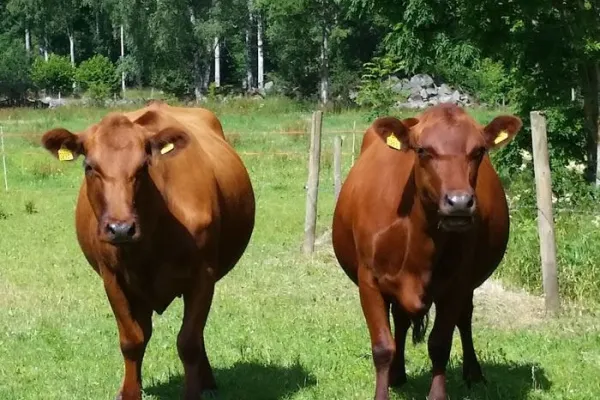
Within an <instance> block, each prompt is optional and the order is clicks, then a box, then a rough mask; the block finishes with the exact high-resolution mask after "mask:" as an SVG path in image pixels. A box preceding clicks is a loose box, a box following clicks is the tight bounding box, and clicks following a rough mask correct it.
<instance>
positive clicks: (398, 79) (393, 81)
mask: <svg viewBox="0 0 600 400" xmlns="http://www.w3.org/2000/svg"><path fill="white" fill-rule="evenodd" d="M389 80H390V82H392V83H398V82H400V78H398V77H397V76H396V75H392V76H390V79H389Z"/></svg>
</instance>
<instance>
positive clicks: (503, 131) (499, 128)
mask: <svg viewBox="0 0 600 400" xmlns="http://www.w3.org/2000/svg"><path fill="white" fill-rule="evenodd" d="M522 126H523V122H521V119H519V118H518V117H515V116H513V115H501V116H499V117H496V118H494V119H493V120H492V122H490V123H489V124H487V125H486V126H485V128H483V136H484V137H485V141H486V142H487V146H488V148H489V149H499V148H501V147H504V146H506V145H507V144H509V143H510V141H511V140H513V138H514V137H515V135H516V134H517V133H518V132H519V130H520V129H521V127H522Z"/></svg>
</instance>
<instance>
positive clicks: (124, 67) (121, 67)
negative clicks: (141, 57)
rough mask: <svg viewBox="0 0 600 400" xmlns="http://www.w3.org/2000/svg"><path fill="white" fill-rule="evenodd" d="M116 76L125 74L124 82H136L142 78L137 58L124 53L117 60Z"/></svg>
mask: <svg viewBox="0 0 600 400" xmlns="http://www.w3.org/2000/svg"><path fill="white" fill-rule="evenodd" d="M116 72H117V76H121V74H123V73H124V74H125V79H126V82H127V83H129V84H132V83H133V84H136V83H139V82H140V81H141V80H142V70H141V69H140V64H139V62H138V60H136V58H135V57H134V56H132V55H126V56H125V57H123V58H120V59H119V61H118V62H117V71H116Z"/></svg>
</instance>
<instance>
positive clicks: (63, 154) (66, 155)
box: [58, 147, 75, 161]
mask: <svg viewBox="0 0 600 400" xmlns="http://www.w3.org/2000/svg"><path fill="white" fill-rule="evenodd" d="M73 158H75V157H73V153H72V152H71V150H69V149H66V148H64V147H61V148H60V149H58V159H59V161H71V160H73Z"/></svg>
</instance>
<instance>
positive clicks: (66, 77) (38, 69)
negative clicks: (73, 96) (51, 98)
mask: <svg viewBox="0 0 600 400" xmlns="http://www.w3.org/2000/svg"><path fill="white" fill-rule="evenodd" d="M74 78H75V69H74V68H73V66H72V65H71V61H70V60H69V58H68V57H63V56H59V55H56V54H51V55H50V57H49V58H48V61H45V60H44V59H43V58H41V57H37V58H36V59H35V60H34V61H33V65H32V67H31V79H32V80H33V82H34V83H35V85H36V86H37V87H38V88H40V89H44V90H46V91H47V92H48V93H50V94H54V95H56V94H58V93H61V94H63V95H67V94H70V93H71V92H72V91H73V82H74Z"/></svg>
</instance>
